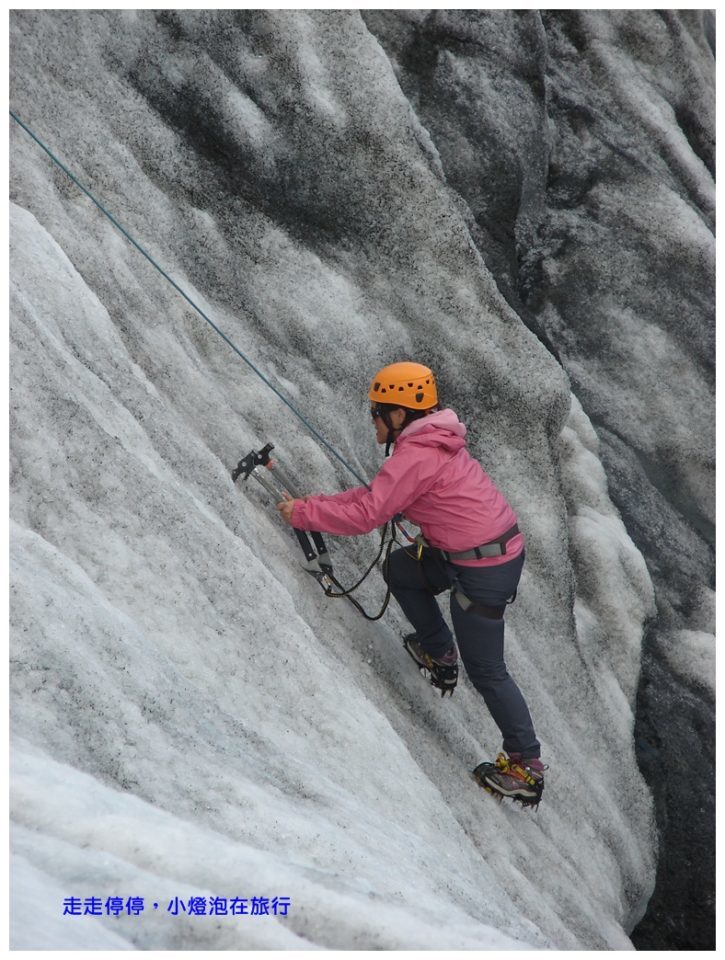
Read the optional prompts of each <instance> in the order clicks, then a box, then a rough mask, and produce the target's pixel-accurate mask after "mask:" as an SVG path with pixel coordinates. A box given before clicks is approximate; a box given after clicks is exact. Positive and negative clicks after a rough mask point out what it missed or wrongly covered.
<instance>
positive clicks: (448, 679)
mask: <svg viewBox="0 0 725 960" xmlns="http://www.w3.org/2000/svg"><path fill="white" fill-rule="evenodd" d="M403 646H404V647H405V649H406V650H407V652H408V654H409V655H410V657H411V659H412V660H413V662H414V663H415V664H416V666H417V667H418V669H419V670H420V672H421V673H422V674H424V675H425V676H427V677H429V679H430V683H431V686H433V687H435V688H436V689H437V690H440V692H441V696H442V697H445V695H446V694H448V695H449V696H450V697H452V696H453V691H454V690H455V689H456V684H457V683H458V661H457V660H456V661H454V662H453V663H441V662H439V661H438V660H434V659H433V657H431V655H430V654H429V653H426V652H425V650H423V648H422V647H421V645H420V644H419V643H418V639H417V637H416V635H415V634H414V633H411V634H408V636H406V637H403Z"/></svg>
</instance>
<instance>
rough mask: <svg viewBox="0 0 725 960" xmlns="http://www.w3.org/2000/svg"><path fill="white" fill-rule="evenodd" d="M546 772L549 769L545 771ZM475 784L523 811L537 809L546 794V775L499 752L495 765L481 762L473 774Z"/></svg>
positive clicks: (499, 799) (497, 798)
mask: <svg viewBox="0 0 725 960" xmlns="http://www.w3.org/2000/svg"><path fill="white" fill-rule="evenodd" d="M545 769H546V768H545ZM472 776H473V779H474V780H475V781H476V783H477V784H478V785H479V786H481V787H483V789H484V790H485V791H486V792H487V793H490V794H491V795H492V796H493V797H495V799H496V800H498V801H499V803H500V802H501V801H502V800H503V799H504V797H508V798H509V799H511V800H514V801H516V803H520V804H521V805H522V806H523V807H524V808H526V809H530V808H533V809H534V810H536V809H538V806H539V804H540V803H541V796H542V794H543V792H544V774H543V773H541V772H539V771H535V770H531V769H530V768H529V767H527V766H526V762H525V761H522V762H521V763H517V762H514V761H512V760H511V759H510V758H509V757H507V756H506V755H505V754H503V753H499V755H498V756H497V757H496V760H495V762H494V763H490V762H488V761H486V762H484V763H479V765H478V766H477V767H476V768H475V770H474V771H473V773H472Z"/></svg>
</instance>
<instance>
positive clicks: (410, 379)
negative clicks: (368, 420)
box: [368, 360, 438, 410]
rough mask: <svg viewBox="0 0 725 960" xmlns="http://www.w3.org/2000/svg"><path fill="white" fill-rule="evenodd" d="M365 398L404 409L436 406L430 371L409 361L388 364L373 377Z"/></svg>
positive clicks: (432, 378) (432, 377) (428, 408)
mask: <svg viewBox="0 0 725 960" xmlns="http://www.w3.org/2000/svg"><path fill="white" fill-rule="evenodd" d="M368 398H369V399H370V400H374V401H376V402H377V403H390V404H392V405H393V406H396V407H405V408H406V409H408V410H430V408H431V407H435V406H437V405H438V391H437V390H436V381H435V377H434V376H433V371H432V370H429V369H428V367H424V366H423V364H422V363H412V362H411V361H409V360H404V361H403V362H402V363H391V364H389V365H388V366H387V367H383V369H382V370H381V371H380V372H379V373H377V374H376V375H375V376H374V377H373V380H372V383H371V384H370V389H369V390H368Z"/></svg>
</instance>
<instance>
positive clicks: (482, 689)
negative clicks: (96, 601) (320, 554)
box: [277, 362, 546, 806]
mask: <svg viewBox="0 0 725 960" xmlns="http://www.w3.org/2000/svg"><path fill="white" fill-rule="evenodd" d="M368 398H369V400H370V401H371V403H372V406H371V410H370V413H371V416H372V419H373V423H374V425H375V435H376V439H377V442H378V443H379V444H385V445H386V451H385V452H386V456H387V455H388V453H389V451H390V447H391V446H394V450H393V454H392V456H390V457H389V459H387V460H386V461H385V463H384V465H383V467H382V468H381V469H380V471H379V472H378V474H377V476H376V477H375V478H374V479H373V480H372V481H371V483H370V485H369V487H356V488H354V489H351V490H347V491H345V492H343V493H338V494H333V495H325V494H320V495H313V496H307V497H305V498H304V499H292V498H288V499H286V500H284V501H283V502H281V503H279V504H277V509H278V510H279V511H280V513H281V514H282V516H283V517H284V519H285V520H286V521H287V522H288V523H290V524H291V525H292V526H293V527H295V528H298V529H302V530H306V531H319V532H321V533H331V534H338V535H343V536H349V535H355V534H363V533H368V532H369V531H371V530H373V529H375V528H376V527H378V526H380V525H382V524H383V523H385V522H386V521H387V520H390V519H391V518H392V517H394V516H396V515H397V514H402V513H404V514H405V517H406V518H407V519H408V520H410V521H411V522H412V523H415V524H417V525H418V526H419V527H420V529H421V532H422V536H421V537H420V538H418V540H419V542H418V544H417V546H416V547H415V548H413V549H410V548H407V547H403V548H401V549H399V550H395V551H394V552H393V553H391V555H390V559H389V563H388V565H387V567H386V569H385V570H384V575H385V577H386V580H387V581H388V583H389V585H390V587H391V591H392V594H393V596H394V597H395V598H396V600H397V601H398V603H399V604H400V606H401V608H402V610H403V613H404V614H405V616H406V617H407V618H408V620H409V621H410V623H411V624H412V626H413V628H414V631H415V632H414V633H411V634H409V635H407V636H406V637H405V638H404V645H405V648H406V650H407V652H408V653H409V654H410V656H411V657H412V658H413V660H414V661H415V662H416V664H417V665H418V666H419V667H421V668H425V669H426V670H428V671H429V673H430V677H431V683H433V685H434V686H436V687H438V688H439V689H440V690H441V691H442V695H443V694H444V693H446V692H448V693H450V694H452V692H453V689H454V688H455V685H456V682H457V677H458V651H459V650H460V656H461V660H462V662H463V665H464V667H465V668H466V672H467V674H468V676H469V678H470V680H471V682H472V683H473V685H474V687H475V688H476V690H478V692H479V693H480V694H481V695H482V696H483V699H484V701H485V703H486V705H487V707H488V709H489V711H490V713H491V716H492V717H493V719H494V721H495V722H496V724H497V726H498V728H499V730H500V731H501V733H502V735H503V749H504V751H505V753H499V755H498V758H497V760H496V761H495V762H493V763H491V762H484V763H482V764H479V765H478V766H477V767H476V769H475V770H474V771H473V774H474V777H475V778H476V780H477V781H478V782H479V783H480V784H481V786H483V787H484V788H485V789H487V790H489V792H493V793H494V794H496V795H498V797H503V796H506V797H511V798H512V799H514V800H518V801H519V802H521V803H523V804H525V805H534V806H535V805H538V802H539V801H540V799H541V793H542V790H543V786H544V770H545V769H546V767H545V766H544V764H543V763H542V762H541V757H540V753H541V750H540V745H539V741H538V740H537V739H536V734H535V733H534V728H533V724H532V721H531V716H530V714H529V710H528V707H527V705H526V702H525V700H524V698H523V696H522V694H521V692H520V690H519V688H518V686H517V685H516V683H515V682H514V680H513V679H512V677H511V676H510V675H509V673H508V671H507V669H506V665H505V663H504V658H503V638H504V621H503V616H504V612H505V610H506V606H507V604H508V603H510V602H511V601H512V600H513V598H514V597H515V594H516V589H517V586H518V583H519V578H520V576H521V570H522V567H523V563H524V538H523V536H522V534H521V533H520V531H519V529H518V526H517V521H516V515H515V514H514V512H513V510H512V509H511V507H510V506H509V505H508V503H507V502H506V500H505V498H504V497H503V495H502V494H501V493H500V492H499V491H498V490H497V489H496V487H495V486H494V484H493V482H492V480H491V479H490V477H489V476H488V475H487V474H486V473H485V471H484V470H483V469H482V467H481V466H480V464H479V463H478V462H477V461H476V460H474V459H473V458H472V457H471V456H470V454H469V453H468V450H467V448H466V441H465V436H466V428H465V426H464V425H463V424H462V423H461V422H460V421H459V420H458V417H457V416H456V414H455V413H454V412H453V411H452V410H450V409H440V406H439V398H438V392H437V388H436V381H435V377H434V375H433V373H432V371H431V370H430V369H428V367H426V366H423V365H422V364H420V363H412V362H402V363H393V364H390V365H389V366H386V367H384V368H383V369H382V370H381V371H380V372H379V373H378V374H377V375H376V376H375V377H374V379H373V381H372V383H371V385H370V390H369V392H368ZM445 590H450V591H451V597H450V611H451V619H452V623H453V627H454V630H455V635H456V640H457V644H456V641H454V639H453V637H452V636H451V631H450V629H449V627H448V625H447V624H446V622H445V620H444V618H443V616H442V614H441V611H440V608H439V606H438V603H437V601H436V600H435V596H436V595H437V594H439V593H442V592H443V591H445Z"/></svg>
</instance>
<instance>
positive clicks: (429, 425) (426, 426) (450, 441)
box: [396, 410, 466, 450]
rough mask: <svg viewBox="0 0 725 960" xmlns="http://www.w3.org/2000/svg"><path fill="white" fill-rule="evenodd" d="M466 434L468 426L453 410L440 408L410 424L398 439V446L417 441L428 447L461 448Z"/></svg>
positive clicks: (464, 443)
mask: <svg viewBox="0 0 725 960" xmlns="http://www.w3.org/2000/svg"><path fill="white" fill-rule="evenodd" d="M465 436H466V427H465V426H464V424H462V423H461V421H460V420H459V419H458V417H457V416H456V414H455V413H454V412H453V410H438V411H437V412H436V413H431V414H429V415H428V416H427V417H421V418H420V420H414V421H413V422H412V423H411V424H409V425H408V426H407V427H406V428H405V430H403V432H402V433H401V434H400V436H399V437H398V439H397V440H396V446H398V445H400V444H402V443H416V444H420V445H421V446H426V447H446V448H447V449H449V450H460V448H461V447H464V446H465V445H466V441H465Z"/></svg>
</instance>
